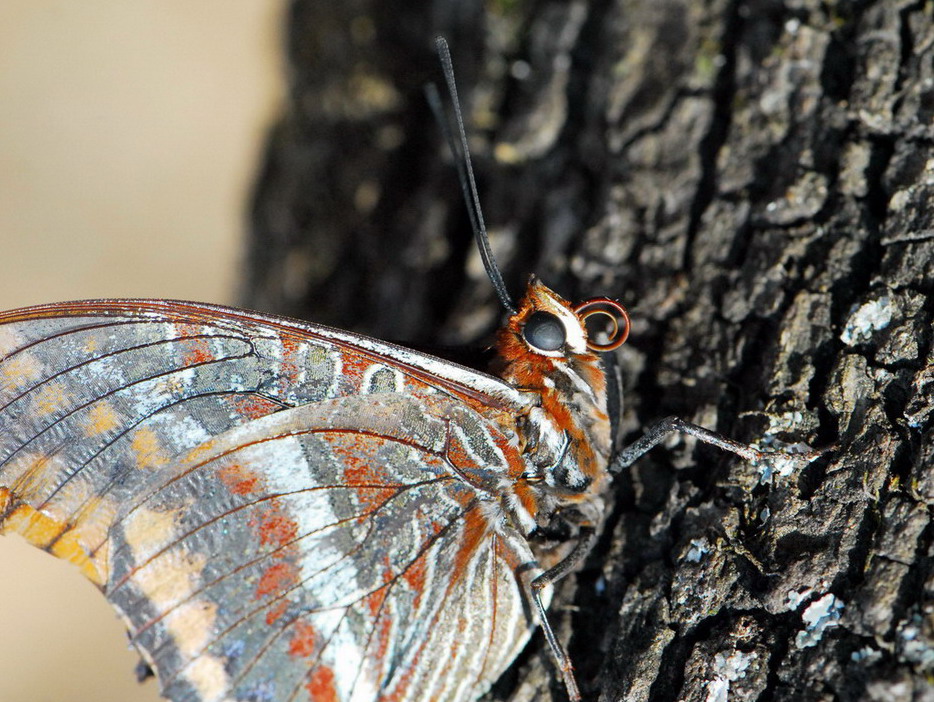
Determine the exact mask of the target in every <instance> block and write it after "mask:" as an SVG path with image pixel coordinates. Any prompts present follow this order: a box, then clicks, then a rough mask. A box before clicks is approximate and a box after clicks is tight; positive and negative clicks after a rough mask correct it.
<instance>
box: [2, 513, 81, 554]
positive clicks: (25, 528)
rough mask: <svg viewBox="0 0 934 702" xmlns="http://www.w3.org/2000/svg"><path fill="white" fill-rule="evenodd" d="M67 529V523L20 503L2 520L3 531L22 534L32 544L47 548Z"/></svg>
mask: <svg viewBox="0 0 934 702" xmlns="http://www.w3.org/2000/svg"><path fill="white" fill-rule="evenodd" d="M67 530H68V524H66V523H65V522H62V521H60V520H57V519H53V518H52V517H49V516H48V515H45V514H43V513H42V512H40V511H38V510H37V509H35V508H33V507H31V506H30V505H27V504H25V503H20V504H19V505H17V506H16V507H15V508H14V509H13V511H12V512H10V514H9V515H7V518H6V520H5V521H4V522H3V531H14V532H16V533H18V534H22V535H23V536H24V537H25V538H26V540H27V541H28V542H29V543H31V544H32V545H33V546H38V547H39V548H47V547H48V546H49V544H51V543H52V542H53V541H55V539H57V538H58V537H59V536H61V535H62V534H63V533H64V532H65V531H67Z"/></svg>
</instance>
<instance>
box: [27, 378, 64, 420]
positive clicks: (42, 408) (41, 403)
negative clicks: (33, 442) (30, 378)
mask: <svg viewBox="0 0 934 702" xmlns="http://www.w3.org/2000/svg"><path fill="white" fill-rule="evenodd" d="M72 398H73V395H72V394H71V393H70V392H68V390H67V388H66V387H65V384H64V383H55V382H52V383H46V384H45V385H43V386H42V387H41V388H39V389H38V390H37V391H36V392H35V393H34V394H33V396H32V410H33V413H34V414H37V415H39V416H40V417H45V416H47V415H49V414H52V413H53V412H55V410H56V409H58V408H59V407H61V406H62V405H64V404H67V403H68V402H70V401H71V400H72Z"/></svg>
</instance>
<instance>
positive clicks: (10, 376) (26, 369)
mask: <svg viewBox="0 0 934 702" xmlns="http://www.w3.org/2000/svg"><path fill="white" fill-rule="evenodd" d="M0 368H2V370H3V380H4V385H5V386H7V387H9V388H11V389H12V388H24V387H26V386H27V385H29V384H30V383H33V382H35V381H36V380H38V379H39V378H41V377H42V370H43V368H42V363H40V362H39V359H37V358H36V357H35V356H33V355H32V354H28V353H20V354H17V355H16V356H13V357H12V358H10V359H8V360H6V361H4V362H3V365H2V366H0Z"/></svg>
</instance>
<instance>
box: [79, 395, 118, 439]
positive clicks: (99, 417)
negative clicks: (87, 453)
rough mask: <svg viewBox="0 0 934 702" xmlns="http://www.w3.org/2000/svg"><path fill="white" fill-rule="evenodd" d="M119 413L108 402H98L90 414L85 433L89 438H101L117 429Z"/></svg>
mask: <svg viewBox="0 0 934 702" xmlns="http://www.w3.org/2000/svg"><path fill="white" fill-rule="evenodd" d="M117 424H118V421H117V413H116V411H115V410H114V408H113V407H112V406H111V405H109V404H107V403H106V402H98V403H96V404H95V405H94V406H93V407H91V411H90V412H88V421H87V424H85V426H84V431H85V433H86V434H87V435H88V436H99V435H101V434H106V433H107V432H108V431H112V430H113V429H115V428H116V427H117Z"/></svg>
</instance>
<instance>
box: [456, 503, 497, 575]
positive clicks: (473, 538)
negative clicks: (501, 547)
mask: <svg viewBox="0 0 934 702" xmlns="http://www.w3.org/2000/svg"><path fill="white" fill-rule="evenodd" d="M489 532H490V523H489V522H488V521H487V518H486V517H485V516H484V515H483V513H482V512H481V511H480V509H478V508H475V509H471V510H467V512H466V513H465V514H464V531H463V536H462V538H461V545H460V548H459V549H458V550H457V555H456V556H455V558H454V573H453V574H452V575H451V583H452V584H453V583H455V582H457V581H458V580H460V579H461V578H462V577H463V574H464V573H465V568H466V567H467V564H468V563H469V561H470V559H471V558H472V557H473V554H474V552H475V551H476V550H477V547H478V546H479V545H480V543H481V542H482V541H483V540H484V539H485V538H486V537H487V536H488V535H489Z"/></svg>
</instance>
